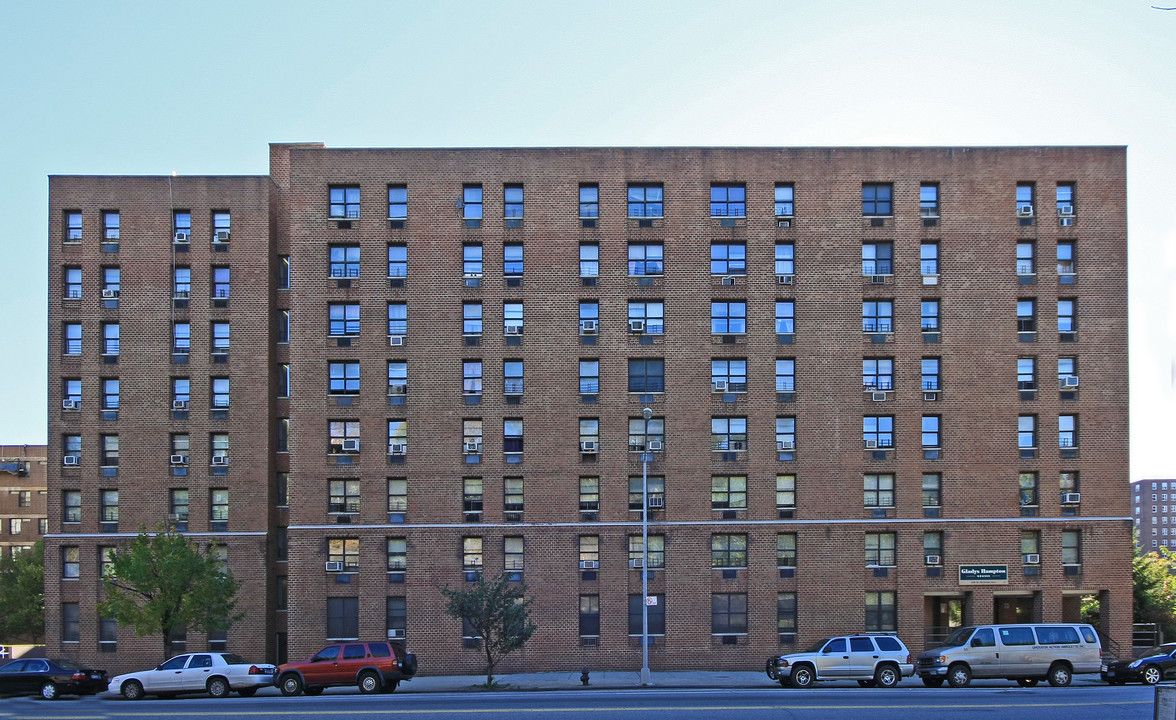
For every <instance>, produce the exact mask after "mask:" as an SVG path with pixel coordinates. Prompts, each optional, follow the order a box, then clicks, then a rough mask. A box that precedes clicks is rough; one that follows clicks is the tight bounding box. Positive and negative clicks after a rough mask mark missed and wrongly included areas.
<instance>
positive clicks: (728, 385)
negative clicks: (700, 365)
mask: <svg viewBox="0 0 1176 720" xmlns="http://www.w3.org/2000/svg"><path fill="white" fill-rule="evenodd" d="M711 389H713V390H715V391H716V392H731V393H743V392H747V360H742V359H741V360H711Z"/></svg>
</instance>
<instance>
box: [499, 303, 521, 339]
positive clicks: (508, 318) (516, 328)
mask: <svg viewBox="0 0 1176 720" xmlns="http://www.w3.org/2000/svg"><path fill="white" fill-rule="evenodd" d="M502 332H503V333H504V334H506V335H521V334H522V333H523V304H522V303H521V302H506V303H503V304H502Z"/></svg>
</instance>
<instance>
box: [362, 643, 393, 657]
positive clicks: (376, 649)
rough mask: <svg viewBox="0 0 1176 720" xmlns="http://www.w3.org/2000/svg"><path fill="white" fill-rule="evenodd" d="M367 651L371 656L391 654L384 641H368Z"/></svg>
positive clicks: (388, 655)
mask: <svg viewBox="0 0 1176 720" xmlns="http://www.w3.org/2000/svg"><path fill="white" fill-rule="evenodd" d="M368 652H369V653H371V655H372V657H378V658H385V657H390V656H391V655H392V651H391V650H389V649H388V643H386V642H374V643H368Z"/></svg>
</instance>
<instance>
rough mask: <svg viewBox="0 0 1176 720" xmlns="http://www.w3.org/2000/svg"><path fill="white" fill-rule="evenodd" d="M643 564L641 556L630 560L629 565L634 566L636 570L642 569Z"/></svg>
mask: <svg viewBox="0 0 1176 720" xmlns="http://www.w3.org/2000/svg"><path fill="white" fill-rule="evenodd" d="M642 565H643V563H642V562H641V558H633V559H632V560H630V561H629V567H631V568H633V569H634V570H640V569H641V568H642Z"/></svg>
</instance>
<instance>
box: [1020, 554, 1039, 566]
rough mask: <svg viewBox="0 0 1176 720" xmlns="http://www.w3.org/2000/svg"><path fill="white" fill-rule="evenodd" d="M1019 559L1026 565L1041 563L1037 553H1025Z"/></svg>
mask: <svg viewBox="0 0 1176 720" xmlns="http://www.w3.org/2000/svg"><path fill="white" fill-rule="evenodd" d="M1021 559H1022V560H1024V561H1025V564H1026V565H1040V564H1041V556H1040V555H1038V554H1037V553H1026V554H1025V555H1024V557H1022V558H1021Z"/></svg>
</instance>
